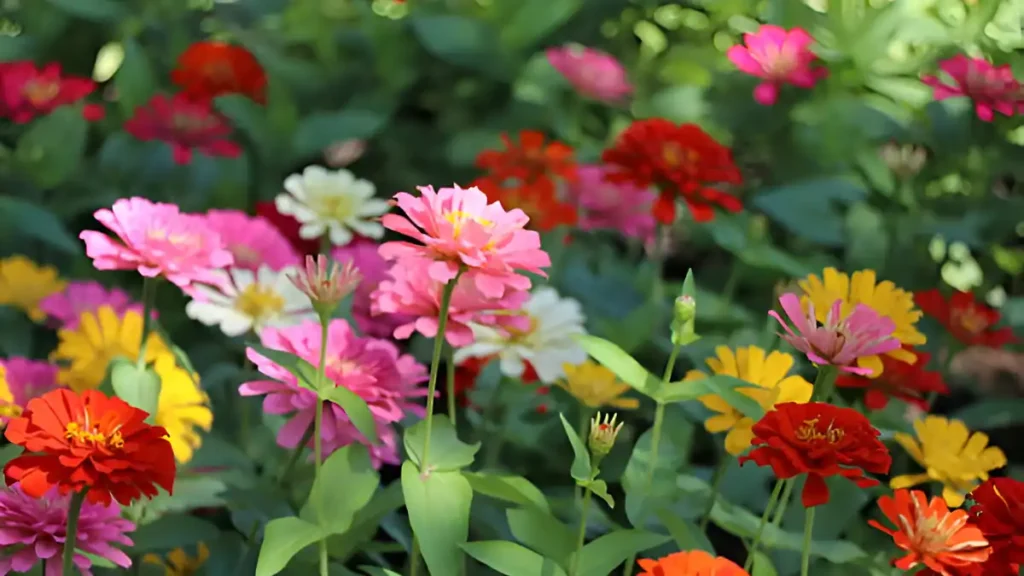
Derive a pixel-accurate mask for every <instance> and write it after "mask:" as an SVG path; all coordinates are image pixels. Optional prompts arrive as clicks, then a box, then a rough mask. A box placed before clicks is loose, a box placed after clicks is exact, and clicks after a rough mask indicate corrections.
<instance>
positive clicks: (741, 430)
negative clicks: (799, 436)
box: [684, 346, 814, 456]
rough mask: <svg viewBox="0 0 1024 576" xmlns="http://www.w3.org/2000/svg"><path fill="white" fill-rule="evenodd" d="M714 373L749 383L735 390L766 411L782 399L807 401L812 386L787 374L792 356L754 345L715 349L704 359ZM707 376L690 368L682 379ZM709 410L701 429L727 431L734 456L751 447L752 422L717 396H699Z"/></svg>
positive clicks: (728, 447)
mask: <svg viewBox="0 0 1024 576" xmlns="http://www.w3.org/2000/svg"><path fill="white" fill-rule="evenodd" d="M706 362H707V365H708V367H709V368H711V371H712V372H713V373H714V374H723V375H726V376H732V377H733V378H739V379H740V380H744V381H746V382H750V383H751V384H753V386H751V387H749V388H746V387H744V388H738V389H737V391H738V392H740V393H741V394H743V395H745V396H749V397H751V398H753V399H754V400H756V401H757V403H758V404H760V405H761V408H764V409H765V410H771V409H772V408H773V407H774V406H775V405H776V404H780V403H782V402H799V403H804V402H808V401H810V399H811V393H812V392H813V391H814V386H813V385H811V383H810V382H808V381H807V380H804V379H803V378H802V377H800V376H787V374H788V373H789V370H790V369H791V368H792V367H793V357H792V356H790V355H789V354H785V353H783V352H772V353H771V354H768V355H767V356H766V355H765V351H764V350H762V349H761V348H758V347H757V346H746V347H742V348H737V349H736V350H735V352H734V351H733V350H732V349H730V348H729V347H728V346H718V347H717V348H715V356H714V357H711V358H708V359H707V360H706ZM707 377H708V375H707V374H705V373H704V372H701V371H700V370H690V371H689V372H687V373H686V377H685V378H684V380H685V381H693V380H700V379H702V378H707ZM697 400H699V401H700V402H701V404H704V406H706V407H707V408H708V409H709V410H712V411H714V412H717V414H715V415H714V416H711V417H710V418H708V419H707V420H705V421H704V428H705V429H706V430H707V431H708V432H711V433H712V434H714V433H717V432H725V431H726V430H728V431H729V433H728V434H726V435H725V450H726V451H727V452H729V454H732V455H733V456H737V455H739V454H742V453H743V451H744V450H746V449H747V448H749V447H750V442H751V441H752V440H753V439H754V433H753V431H751V428H752V427H753V426H754V421H753V420H752V419H751V418H749V417H747V416H744V415H743V414H742V413H741V412H739V411H738V410H736V409H735V408H733V407H732V406H730V405H729V403H728V402H726V401H725V400H723V399H722V398H721V397H720V396H717V395H707V396H701V397H700V398H698V399H697Z"/></svg>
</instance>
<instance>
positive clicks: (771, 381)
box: [758, 351, 793, 387]
mask: <svg viewBox="0 0 1024 576" xmlns="http://www.w3.org/2000/svg"><path fill="white" fill-rule="evenodd" d="M792 368H793V357H792V356H790V355H789V354H786V353H784V352H779V351H774V352H772V353H771V354H769V355H768V357H767V358H765V362H764V371H763V372H762V373H761V375H760V378H759V379H758V383H759V384H760V385H761V386H765V387H772V386H775V385H776V384H778V383H779V381H781V380H782V379H783V378H785V377H786V374H788V373H789V371H790V369H792Z"/></svg>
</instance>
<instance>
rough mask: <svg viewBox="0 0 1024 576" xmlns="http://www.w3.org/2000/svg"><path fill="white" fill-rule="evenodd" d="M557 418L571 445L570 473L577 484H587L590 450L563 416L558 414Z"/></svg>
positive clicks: (589, 469)
mask: <svg viewBox="0 0 1024 576" xmlns="http://www.w3.org/2000/svg"><path fill="white" fill-rule="evenodd" d="M558 417H559V418H560V419H561V420H562V428H564V429H565V435H566V436H568V437H569V443H570V444H572V452H573V455H574V456H573V460H572V468H571V469H570V473H571V474H572V477H573V478H575V479H576V481H577V482H589V481H590V479H591V467H590V450H588V449H587V443H586V441H585V440H583V439H582V438H580V436H579V435H578V434H577V433H576V431H575V430H573V428H572V426H571V425H570V424H569V422H568V421H566V419H565V416H564V415H562V414H559V415H558Z"/></svg>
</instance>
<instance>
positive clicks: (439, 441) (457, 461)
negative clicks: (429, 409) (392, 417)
mask: <svg viewBox="0 0 1024 576" xmlns="http://www.w3.org/2000/svg"><path fill="white" fill-rule="evenodd" d="M429 418H431V419H432V420H433V423H432V425H431V430H430V454H429V457H430V461H429V462H427V467H428V468H429V469H430V470H442V471H443V470H461V469H462V468H465V467H467V466H469V465H470V464H472V463H473V459H474V458H475V457H476V453H477V452H478V451H479V450H480V443H479V442H477V443H475V444H466V443H465V442H463V441H462V440H459V436H458V434H457V433H456V431H455V428H454V427H452V423H451V422H450V421H449V420H448V418H447V417H445V416H442V415H439V414H434V415H432V416H429ZM426 433H427V420H426V419H423V420H420V421H419V422H417V423H416V424H414V425H413V426H411V427H410V428H407V429H406V431H405V437H404V439H403V443H404V444H405V451H406V452H407V453H408V454H409V458H410V459H411V460H412V461H413V462H414V463H415V464H416V465H417V466H419V465H420V463H421V462H422V458H423V441H424V440H425V439H426Z"/></svg>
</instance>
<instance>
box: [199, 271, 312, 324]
mask: <svg viewBox="0 0 1024 576" xmlns="http://www.w3.org/2000/svg"><path fill="white" fill-rule="evenodd" d="M297 271H298V269H296V268H293V267H288V268H283V269H281V270H278V271H275V270H274V269H273V268H270V267H269V266H261V267H260V269H259V270H258V271H256V272H253V271H252V270H246V269H244V268H231V269H230V270H228V271H226V272H225V271H223V270H218V271H217V272H216V274H217V275H218V276H219V280H220V282H219V283H218V284H219V286H217V287H214V286H206V285H203V284H197V285H195V286H194V287H193V289H194V291H195V293H196V294H195V296H194V297H193V300H192V301H191V302H189V303H188V304H186V305H185V314H187V315H188V317H189V318H192V319H193V320H198V321H199V322H202V323H203V324H206V325H207V326H216V325H219V326H220V329H221V331H222V332H224V334H226V335H228V336H241V335H242V334H245V333H246V332H248V331H250V330H253V331H255V332H257V333H259V331H260V330H262V329H263V328H267V327H275V328H276V327H282V326H292V325H294V324H298V323H299V322H302V321H303V320H307V319H312V320H315V319H316V318H317V315H316V313H315V312H313V308H312V305H311V304H310V302H309V298H308V297H307V296H306V295H305V294H303V293H302V292H300V291H299V289H298V288H296V287H295V285H294V284H292V282H291V280H289V279H288V275H289V274H295V273H296V272H297Z"/></svg>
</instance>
